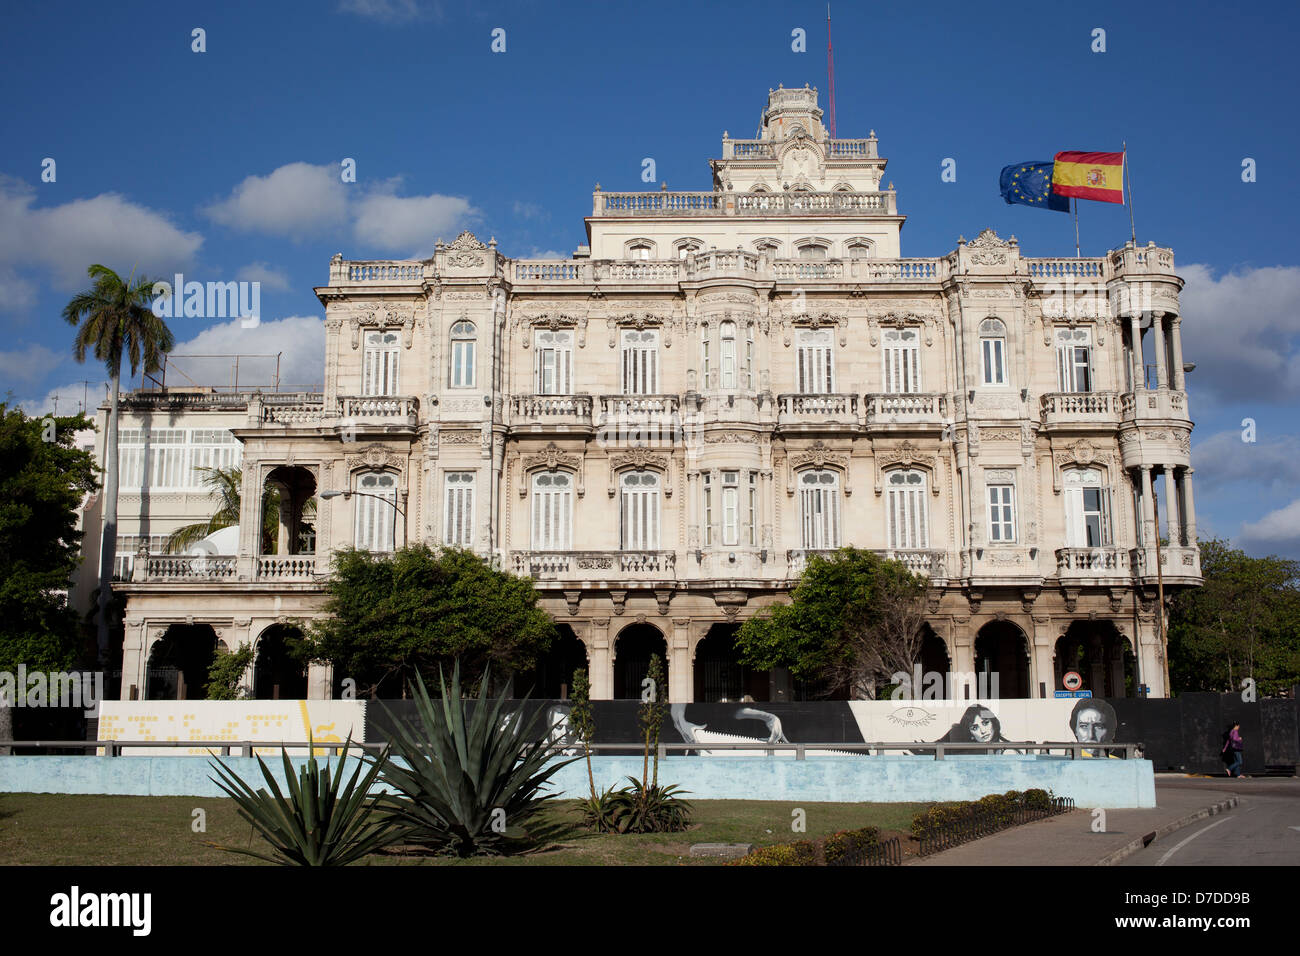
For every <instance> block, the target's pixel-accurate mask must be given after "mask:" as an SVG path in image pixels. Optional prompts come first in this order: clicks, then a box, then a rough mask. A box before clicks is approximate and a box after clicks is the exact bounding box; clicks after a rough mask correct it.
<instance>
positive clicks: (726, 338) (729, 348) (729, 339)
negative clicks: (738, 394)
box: [718, 322, 736, 388]
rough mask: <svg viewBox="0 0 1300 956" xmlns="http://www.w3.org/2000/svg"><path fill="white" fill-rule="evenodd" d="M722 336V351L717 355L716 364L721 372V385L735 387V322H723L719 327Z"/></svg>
mask: <svg viewBox="0 0 1300 956" xmlns="http://www.w3.org/2000/svg"><path fill="white" fill-rule="evenodd" d="M719 331H720V334H721V336H722V351H721V354H720V355H719V359H718V364H719V366H720V368H719V371H720V372H721V377H722V381H721V386H722V387H723V388H735V387H736V323H734V322H723V323H722V326H721V328H720V330H719Z"/></svg>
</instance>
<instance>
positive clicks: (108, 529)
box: [97, 355, 122, 670]
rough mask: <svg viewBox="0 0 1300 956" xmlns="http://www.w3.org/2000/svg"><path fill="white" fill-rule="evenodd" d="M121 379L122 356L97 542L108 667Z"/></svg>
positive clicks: (116, 368) (111, 408) (103, 657)
mask: <svg viewBox="0 0 1300 956" xmlns="http://www.w3.org/2000/svg"><path fill="white" fill-rule="evenodd" d="M121 380H122V358H121V356H120V355H119V356H118V358H117V361H116V362H115V363H113V378H112V383H111V386H110V387H111V388H112V392H111V394H110V395H109V399H108V434H107V436H106V437H105V439H104V532H103V538H102V539H101V541H100V545H99V628H98V632H97V636H98V645H99V667H100V669H101V670H106V669H107V668H108V639H109V632H110V629H111V622H110V621H109V608H110V607H112V602H113V564H114V563H115V562H116V560H117V414H118V408H117V392H118V387H119V385H120V384H121Z"/></svg>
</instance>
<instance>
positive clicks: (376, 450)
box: [347, 444, 406, 473]
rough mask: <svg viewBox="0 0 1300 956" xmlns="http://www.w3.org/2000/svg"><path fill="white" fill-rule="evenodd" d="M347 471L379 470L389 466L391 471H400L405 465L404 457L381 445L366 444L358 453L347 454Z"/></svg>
mask: <svg viewBox="0 0 1300 956" xmlns="http://www.w3.org/2000/svg"><path fill="white" fill-rule="evenodd" d="M347 462H348V472H349V473H351V472H354V471H362V470H365V471H381V470H384V469H389V468H391V469H392V470H393V471H396V472H398V473H401V472H402V471H403V470H404V468H405V465H406V458H405V457H404V456H403V455H399V454H396V453H394V452H391V451H389V450H388V449H387V448H385V447H384V446H383V445H378V444H376V445H367V446H366V447H365V448H363V449H362V450H361V454H359V455H349V456H348V459H347Z"/></svg>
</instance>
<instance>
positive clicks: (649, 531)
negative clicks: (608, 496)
mask: <svg viewBox="0 0 1300 956" xmlns="http://www.w3.org/2000/svg"><path fill="white" fill-rule="evenodd" d="M618 484H619V527H620V529H621V530H620V536H619V547H621V548H622V549H623V550H624V551H657V550H658V549H659V475H658V474H656V473H655V472H653V471H629V472H627V473H626V474H624V475H623V477H622V479H620V481H619V483H618Z"/></svg>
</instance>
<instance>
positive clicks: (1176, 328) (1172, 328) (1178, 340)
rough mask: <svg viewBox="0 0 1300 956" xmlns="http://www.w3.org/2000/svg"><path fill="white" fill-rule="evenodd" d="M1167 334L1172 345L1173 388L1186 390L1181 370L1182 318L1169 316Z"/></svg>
mask: <svg viewBox="0 0 1300 956" xmlns="http://www.w3.org/2000/svg"><path fill="white" fill-rule="evenodd" d="M1169 334H1170V336H1172V342H1171V344H1172V345H1173V347H1174V369H1173V372H1174V374H1173V382H1174V388H1176V389H1178V391H1180V392H1184V391H1186V390H1187V379H1186V377H1185V375H1184V372H1183V320H1182V319H1181V318H1179V317H1178V316H1176V315H1174V316H1171V317H1170V321H1169Z"/></svg>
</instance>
